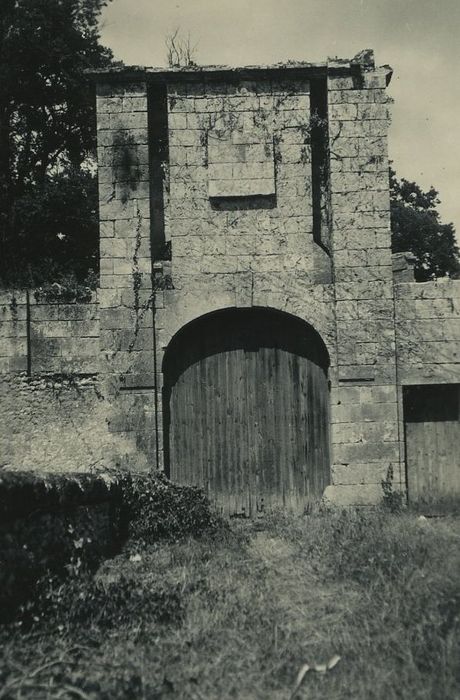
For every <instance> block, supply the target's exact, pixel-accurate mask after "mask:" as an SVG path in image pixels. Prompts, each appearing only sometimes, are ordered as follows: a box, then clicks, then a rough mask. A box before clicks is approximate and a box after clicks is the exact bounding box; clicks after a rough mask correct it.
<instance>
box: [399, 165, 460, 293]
mask: <svg viewBox="0 0 460 700" xmlns="http://www.w3.org/2000/svg"><path fill="white" fill-rule="evenodd" d="M390 196H391V241H392V249H393V252H394V253H399V252H405V251H410V252H411V253H413V255H414V256H415V258H416V263H415V268H414V272H415V278H416V280H417V281H418V282H425V281H427V280H430V279H434V278H436V277H444V276H445V275H448V276H450V277H454V278H456V277H457V276H458V275H459V274H460V258H459V254H460V253H459V249H458V247H457V243H456V239H455V229H454V226H453V224H451V223H449V224H442V223H441V221H440V217H439V212H438V211H437V210H436V206H437V205H438V204H439V203H440V200H439V199H438V192H437V191H436V190H435V189H434V188H433V187H431V188H430V189H429V190H428V191H427V192H424V191H423V190H422V189H421V188H420V187H419V186H418V185H417V184H416V183H415V182H409V181H408V180H405V179H404V178H402V179H401V180H400V179H398V178H397V177H396V173H395V172H394V171H393V170H392V169H390Z"/></svg>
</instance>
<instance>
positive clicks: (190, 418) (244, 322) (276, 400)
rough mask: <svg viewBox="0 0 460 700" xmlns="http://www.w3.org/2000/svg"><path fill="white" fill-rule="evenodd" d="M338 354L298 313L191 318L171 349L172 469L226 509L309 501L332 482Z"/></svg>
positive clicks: (167, 392)
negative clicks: (333, 355) (333, 372)
mask: <svg viewBox="0 0 460 700" xmlns="http://www.w3.org/2000/svg"><path fill="white" fill-rule="evenodd" d="M328 366H329V357H328V353H327V350H326V347H325V345H324V343H323V341H322V340H321V338H320V336H319V335H318V333H317V332H316V331H315V330H314V329H313V328H312V327H311V326H309V325H308V324H307V323H305V322H304V321H301V320H300V319H298V318H295V317H293V316H290V315H289V314H286V313H282V312H279V311H274V310H271V309H263V308H250V309H226V310H223V311H219V312H215V313H212V314H208V315H206V316H202V317H200V318H198V319H197V320H195V321H192V322H191V323H189V324H187V325H186V326H185V327H184V328H182V329H181V330H180V331H179V332H178V333H177V334H176V335H175V336H174V337H173V339H172V340H171V342H170V344H169V346H168V348H167V351H166V354H165V359H164V364H163V370H164V380H165V381H164V394H163V410H164V426H165V427H164V443H165V466H166V471H167V473H168V474H169V476H170V478H171V479H172V480H173V481H176V482H178V483H182V484H190V485H197V486H201V487H202V488H204V489H205V491H206V492H207V494H208V496H209V497H210V499H211V501H213V502H214V503H215V504H216V505H217V506H218V507H219V508H220V509H221V510H222V511H223V512H224V513H227V514H230V515H246V516H252V515H255V514H256V513H257V512H260V511H263V510H266V509H269V508H271V507H273V506H278V507H284V508H290V509H294V510H300V511H303V510H304V508H305V507H307V506H308V505H309V504H310V503H311V502H313V501H316V500H318V499H319V498H321V496H322V494H323V491H324V488H325V487H326V486H327V485H328V484H329V472H330V464H329V387H328V378H327V370H328Z"/></svg>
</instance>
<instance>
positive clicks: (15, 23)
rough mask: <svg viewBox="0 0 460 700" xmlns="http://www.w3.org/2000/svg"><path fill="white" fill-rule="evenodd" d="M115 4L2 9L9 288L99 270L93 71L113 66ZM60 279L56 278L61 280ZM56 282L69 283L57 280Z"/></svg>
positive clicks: (29, 0)
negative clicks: (110, 11)
mask: <svg viewBox="0 0 460 700" xmlns="http://www.w3.org/2000/svg"><path fill="white" fill-rule="evenodd" d="M106 4H107V1H106V0H4V1H3V2H2V3H1V5H0V247H1V249H0V261H1V262H0V281H1V282H2V283H3V284H6V285H11V284H12V282H15V283H16V284H18V285H25V284H34V283H35V284H40V282H43V281H44V280H46V274H48V275H49V276H48V280H49V279H50V277H51V273H52V272H54V275H55V274H56V272H55V271H53V269H52V266H51V265H50V263H49V262H48V263H47V262H46V261H47V260H49V261H52V265H54V267H55V268H57V269H58V270H61V269H63V270H64V272H68V270H69V269H72V270H74V272H75V274H76V275H77V276H78V277H81V276H84V275H85V274H86V272H87V270H88V268H89V267H93V268H94V269H96V268H97V264H98V258H97V195H96V178H95V175H94V165H93V167H90V161H91V158H92V156H93V154H94V152H95V146H96V128H95V107H94V97H93V90H92V87H91V81H90V78H89V77H88V76H87V75H86V74H85V71H87V70H88V69H95V68H100V67H104V66H107V65H108V64H110V62H111V60H112V56H111V52H110V51H109V50H107V49H105V48H103V47H102V46H100V44H99V31H98V18H99V15H100V12H101V10H102V8H103V7H104V6H105V5H106ZM51 279H52V277H51ZM52 281H59V280H56V279H52Z"/></svg>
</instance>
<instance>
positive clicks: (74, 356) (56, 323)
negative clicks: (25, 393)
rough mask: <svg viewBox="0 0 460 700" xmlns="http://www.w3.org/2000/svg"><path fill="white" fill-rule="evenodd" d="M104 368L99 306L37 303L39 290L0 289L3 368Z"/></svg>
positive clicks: (50, 370) (83, 371)
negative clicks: (101, 356)
mask: <svg viewBox="0 0 460 700" xmlns="http://www.w3.org/2000/svg"><path fill="white" fill-rule="evenodd" d="M98 367H99V307H98V303H97V301H96V300H94V301H91V302H89V303H86V304H59V303H41V302H37V301H36V300H35V298H34V295H33V293H27V292H24V291H19V292H18V291H14V292H13V291H11V292H9V291H7V292H1V293H0V372H7V373H10V372H17V371H26V372H28V373H29V374H37V373H53V374H70V373H74V374H75V373H76V374H94V373H96V372H97V371H98Z"/></svg>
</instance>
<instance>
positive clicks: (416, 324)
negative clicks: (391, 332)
mask: <svg viewBox="0 0 460 700" xmlns="http://www.w3.org/2000/svg"><path fill="white" fill-rule="evenodd" d="M395 312H396V313H395V315H396V348H397V358H398V383H399V384H400V385H408V384H448V383H454V384H455V383H459V382H460V281H459V280H449V279H441V280H438V281H437V282H425V283H415V282H413V283H409V284H397V285H395Z"/></svg>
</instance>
